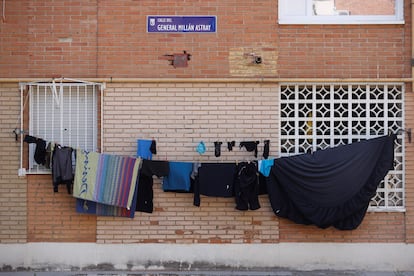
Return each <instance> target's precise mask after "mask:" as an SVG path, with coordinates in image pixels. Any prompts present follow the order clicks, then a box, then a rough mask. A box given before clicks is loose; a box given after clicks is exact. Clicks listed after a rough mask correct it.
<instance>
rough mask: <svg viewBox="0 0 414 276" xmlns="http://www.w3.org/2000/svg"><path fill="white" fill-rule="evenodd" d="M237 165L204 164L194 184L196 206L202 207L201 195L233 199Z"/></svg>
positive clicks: (199, 169)
mask: <svg viewBox="0 0 414 276" xmlns="http://www.w3.org/2000/svg"><path fill="white" fill-rule="evenodd" d="M235 177H236V164H235V163H202V164H201V167H199V168H198V177H197V179H196V181H195V183H194V205H195V206H200V195H205V196H215V197H233V196H234V190H233V185H234V180H235Z"/></svg>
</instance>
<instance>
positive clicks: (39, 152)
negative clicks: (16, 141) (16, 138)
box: [24, 135, 46, 165]
mask: <svg viewBox="0 0 414 276" xmlns="http://www.w3.org/2000/svg"><path fill="white" fill-rule="evenodd" d="M24 142H26V143H28V144H33V143H35V144H36V149H35V153H34V156H33V159H34V160H35V161H36V163H37V164H39V165H45V163H46V141H45V140H43V139H41V138H36V137H34V136H30V135H26V136H25V137H24Z"/></svg>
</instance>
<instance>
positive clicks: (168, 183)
mask: <svg viewBox="0 0 414 276" xmlns="http://www.w3.org/2000/svg"><path fill="white" fill-rule="evenodd" d="M192 171H193V163H189V162H170V172H169V174H168V176H166V177H164V179H163V181H162V188H163V190H164V191H187V192H188V191H190V187H191V182H190V175H191V172H192Z"/></svg>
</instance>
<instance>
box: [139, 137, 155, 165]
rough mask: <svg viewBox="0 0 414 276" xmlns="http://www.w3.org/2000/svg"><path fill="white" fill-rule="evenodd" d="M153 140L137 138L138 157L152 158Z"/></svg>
mask: <svg viewBox="0 0 414 276" xmlns="http://www.w3.org/2000/svg"><path fill="white" fill-rule="evenodd" d="M152 143H153V140H145V139H138V140H137V147H138V149H137V157H140V158H142V159H148V160H151V159H152V151H151V146H152Z"/></svg>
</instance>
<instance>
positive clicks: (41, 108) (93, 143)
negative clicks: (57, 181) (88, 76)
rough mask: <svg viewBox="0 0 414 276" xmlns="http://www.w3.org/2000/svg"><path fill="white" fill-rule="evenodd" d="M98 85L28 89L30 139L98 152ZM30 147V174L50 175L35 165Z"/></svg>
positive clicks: (32, 86)
mask: <svg viewBox="0 0 414 276" xmlns="http://www.w3.org/2000/svg"><path fill="white" fill-rule="evenodd" d="M100 88H101V87H100V85H97V84H94V83H83V82H81V83H65V82H61V83H55V82H53V83H32V84H29V85H28V93H29V94H28V95H29V135H32V136H35V137H38V138H42V139H44V140H46V141H47V142H54V143H58V144H60V145H62V146H70V147H73V148H81V149H85V150H90V151H96V150H97V146H98V145H97V137H98V126H97V123H98V120H97V118H98V112H97V106H98V93H99V90H100ZM34 151H35V144H30V145H29V168H28V170H27V173H48V172H50V169H46V168H45V167H44V166H42V165H39V164H37V163H36V162H35V161H34V158H33V157H34Z"/></svg>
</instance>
